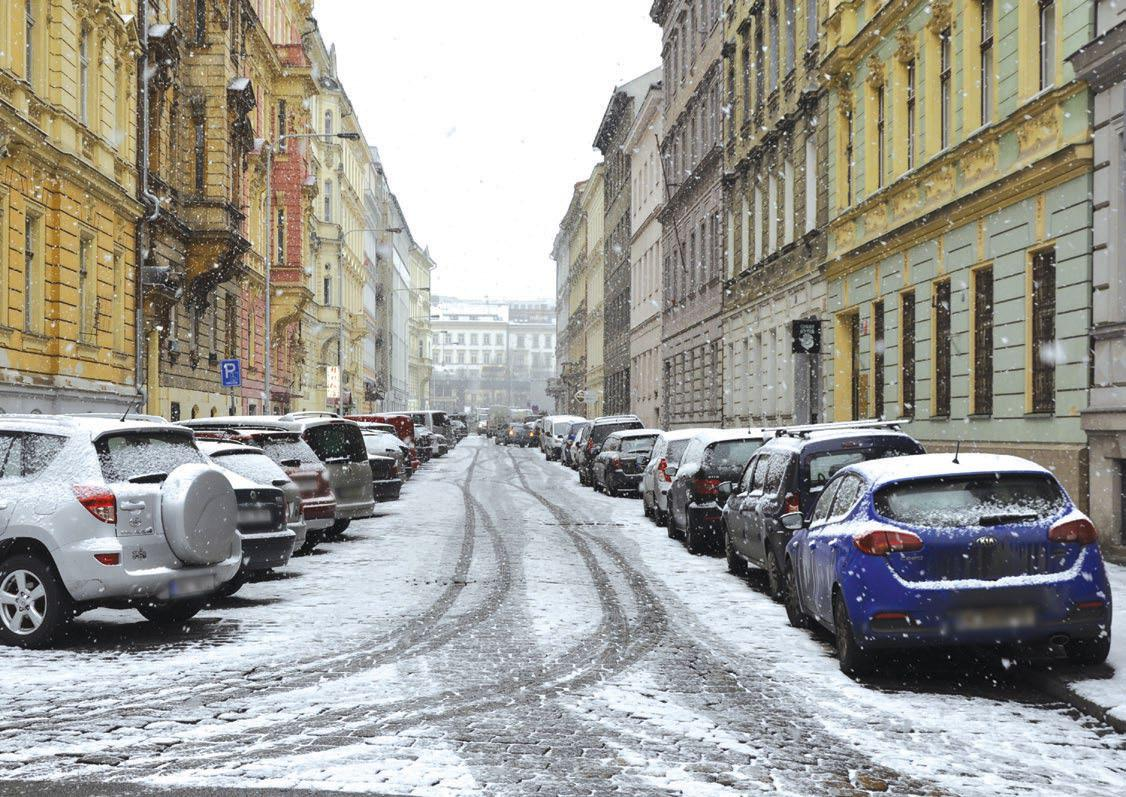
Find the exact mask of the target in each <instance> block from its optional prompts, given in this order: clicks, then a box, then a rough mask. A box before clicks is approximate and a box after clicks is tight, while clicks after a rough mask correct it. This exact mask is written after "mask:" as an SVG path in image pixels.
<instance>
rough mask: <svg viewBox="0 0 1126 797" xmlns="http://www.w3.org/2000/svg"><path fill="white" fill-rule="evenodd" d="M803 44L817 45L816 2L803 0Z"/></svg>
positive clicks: (808, 45)
mask: <svg viewBox="0 0 1126 797" xmlns="http://www.w3.org/2000/svg"><path fill="white" fill-rule="evenodd" d="M805 44H806V47H809V48H812V47H813V45H815V44H817V0H805Z"/></svg>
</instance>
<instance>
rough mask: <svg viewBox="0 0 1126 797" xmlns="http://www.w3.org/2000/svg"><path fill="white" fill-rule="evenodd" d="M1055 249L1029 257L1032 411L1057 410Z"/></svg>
mask: <svg viewBox="0 0 1126 797" xmlns="http://www.w3.org/2000/svg"><path fill="white" fill-rule="evenodd" d="M1057 359H1058V355H1057V344H1056V250H1055V249H1042V250H1041V251H1039V252H1036V253H1035V254H1034V255H1033V256H1032V411H1033V412H1047V413H1051V412H1055V409H1056V360H1057Z"/></svg>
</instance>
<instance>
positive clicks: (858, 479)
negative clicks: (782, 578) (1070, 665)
mask: <svg viewBox="0 0 1126 797" xmlns="http://www.w3.org/2000/svg"><path fill="white" fill-rule="evenodd" d="M795 514H796V513H795ZM783 520H784V522H785V521H789V525H791V526H798V525H799V524H800V523H801V518H800V517H793V516H790V517H787V518H784V519H783ZM786 556H787V562H786V578H787V581H788V587H789V589H788V595H787V605H786V610H787V613H788V615H789V618H790V622H791V623H792V624H793V625H795V626H798V627H807V626H808V625H809V624H810V623H811V622H817V623H820V624H821V625H823V626H824V627H825V628H827V629H828V630H830V631H831V632H833V633H834V634H835V636H836V640H837V653H838V655H839V657H840V663H841V669H842V670H843V671H845V672H846V673H848V674H850V675H861V674H863V673H864V672H865V671H867V670H870V669H871V667H872V666H873V664H874V662H875V660H876V658H877V657H878V655H879V652H880V651H881V650H888V649H893V648H905V647H923V646H943V647H945V646H961V645H965V646H980V645H989V646H993V645H1030V646H1040V645H1050V646H1053V647H1054V648H1055V649H1057V650H1058V649H1060V648H1062V649H1063V650H1064V651H1065V652H1066V654H1067V656H1068V658H1069V659H1070V660H1072V661H1075V662H1078V663H1088V664H1094V663H1100V662H1102V661H1104V660H1105V659H1106V657H1107V654H1108V653H1109V651H1110V621H1111V594H1110V585H1109V583H1108V581H1107V576H1106V570H1105V569H1104V567H1103V560H1102V554H1101V552H1100V550H1099V546H1098V543H1097V533H1096V531H1095V528H1094V526H1093V525H1092V524H1091V521H1090V520H1089V519H1088V518H1087V516H1086V515H1084V514H1083V513H1082V512H1080V511H1079V510H1078V509H1076V507H1075V505H1074V504H1073V503H1072V501H1071V499H1070V498H1069V497H1068V495H1067V493H1066V491H1065V490H1064V489H1063V487H1062V486H1061V485H1060V483H1059V482H1058V481H1057V480H1056V478H1055V476H1053V475H1052V474H1051V473H1050V472H1049V471H1048V470H1045V469H1044V468H1042V467H1040V466H1039V465H1037V464H1035V463H1033V462H1029V461H1028V460H1024V459H1020V458H1018V457H1009V456H994V455H986V454H962V455H961V456H960V457H955V456H954V455H951V454H926V455H920V456H910V457H899V458H896V459H891V460H875V461H870V462H864V463H859V464H856V465H852V466H849V467H847V468H843V469H842V470H840V471H839V472H838V473H837V474H836V476H835V477H834V478H833V479H832V481H830V482H829V484H828V485H827V486H826V488H825V491H824V492H823V493H822V495H821V497H820V499H819V500H818V502H817V505H816V507H815V508H814V510H813V515H812V517H811V518H810V521H809V524H808V526H807V527H804V528H800V529H798V530H797V531H796V533H795V534H794V535H793V537H792V538H791V540H790V542H789V544H788V545H787V547H786Z"/></svg>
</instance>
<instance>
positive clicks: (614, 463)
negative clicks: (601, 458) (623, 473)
mask: <svg viewBox="0 0 1126 797" xmlns="http://www.w3.org/2000/svg"><path fill="white" fill-rule="evenodd" d="M610 467H611V468H613V469H614V470H621V469H622V460H621V457H617V456H613V457H610Z"/></svg>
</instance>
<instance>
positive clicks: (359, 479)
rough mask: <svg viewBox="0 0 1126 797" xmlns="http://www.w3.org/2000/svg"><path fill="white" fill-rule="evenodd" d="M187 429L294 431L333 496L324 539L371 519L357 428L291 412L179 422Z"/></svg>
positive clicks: (321, 415)
mask: <svg viewBox="0 0 1126 797" xmlns="http://www.w3.org/2000/svg"><path fill="white" fill-rule="evenodd" d="M183 423H184V425H185V426H187V427H189V428H191V429H223V428H226V427H232V426H233V427H237V428H240V429H271V430H279V431H290V432H297V433H298V434H300V435H301V439H302V440H304V441H305V442H306V443H308V444H309V447H310V448H312V449H313V452H314V453H315V454H316V455H317V458H318V459H319V460H320V461H321V462H322V463H323V464H324V466H325V467H326V468H327V470H328V478H329V483H330V484H331V485H332V492H333V494H334V495H335V496H336V515H335V520H334V521H333V524H332V526H331V527H330V528H329V529H327V530H326V531H325V532H323V535H324V536H326V537H333V536H339V535H341V534H343V533H344V531H345V530H346V529H347V528H348V526H349V524H351V522H352V521H353V520H356V519H358V518H366V517H371V515H372V512H373V511H374V510H375V497H374V496H373V495H372V491H371V468H370V467H369V466H368V457H367V447H366V446H365V445H364V439H363V435H362V434H361V433H360V427H359V426H357V425H356V423H355V422H354V421H350V420H347V419H345V418H341V417H339V416H338V415H334V414H332V413H330V412H294V413H290V414H289V415H272V416H271V415H241V416H231V417H226V418H195V419H193V420H190V421H184V422H183Z"/></svg>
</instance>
